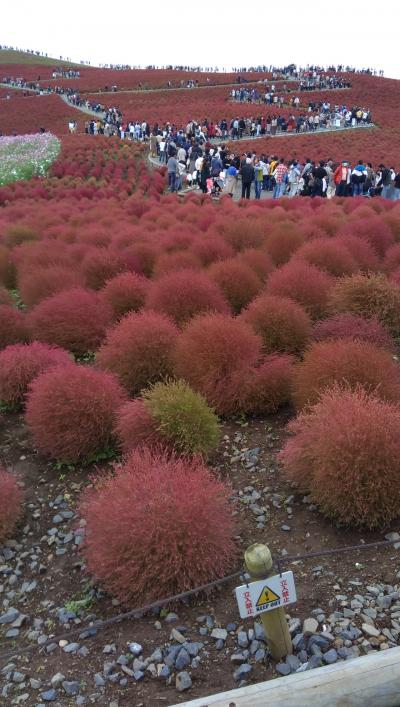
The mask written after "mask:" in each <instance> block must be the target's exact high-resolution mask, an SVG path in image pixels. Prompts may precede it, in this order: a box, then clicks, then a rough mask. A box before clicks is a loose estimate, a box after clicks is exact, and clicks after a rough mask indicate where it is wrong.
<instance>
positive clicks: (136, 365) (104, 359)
mask: <svg viewBox="0 0 400 707" xmlns="http://www.w3.org/2000/svg"><path fill="white" fill-rule="evenodd" d="M177 334H178V331H177V328H176V326H175V324H174V323H173V322H171V320H170V319H168V317H166V316H164V315H163V314H159V313H158V312H139V313H134V312H131V313H129V314H127V315H125V317H123V318H122V319H121V321H120V322H118V324H116V326H115V327H114V328H112V329H110V330H109V332H108V335H107V339H106V341H105V342H104V344H103V346H102V347H101V348H100V350H99V352H98V354H97V363H98V365H99V366H100V368H103V369H106V370H109V371H112V372H113V373H115V374H116V375H117V376H118V378H119V379H120V381H121V383H122V384H123V385H124V386H125V388H126V389H127V390H128V391H129V393H132V394H134V395H135V394H137V393H140V391H141V390H142V389H143V388H146V387H147V386H148V385H150V384H151V383H155V382H156V381H158V380H162V379H163V378H165V377H167V376H169V375H171V374H172V368H173V362H172V360H173V351H174V348H175V344H176V338H177Z"/></svg>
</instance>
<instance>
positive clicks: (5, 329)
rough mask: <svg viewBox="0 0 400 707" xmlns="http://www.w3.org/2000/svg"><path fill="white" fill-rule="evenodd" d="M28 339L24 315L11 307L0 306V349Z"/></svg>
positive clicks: (6, 305)
mask: <svg viewBox="0 0 400 707" xmlns="http://www.w3.org/2000/svg"><path fill="white" fill-rule="evenodd" d="M28 339H29V336H28V330H27V325H26V316H25V314H23V313H22V312H21V311H20V310H19V309H16V308H15V307H12V306H11V305H8V304H0V349H4V348H5V347H6V346H9V345H10V344H18V343H21V342H23V341H28Z"/></svg>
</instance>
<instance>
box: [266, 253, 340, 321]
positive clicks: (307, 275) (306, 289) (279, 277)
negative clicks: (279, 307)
mask: <svg viewBox="0 0 400 707" xmlns="http://www.w3.org/2000/svg"><path fill="white" fill-rule="evenodd" d="M331 286H332V278H331V277H330V276H329V275H327V273H324V272H322V270H319V269H318V268H316V267H315V266H314V265H309V264H308V263H304V262H303V261H301V260H292V261H291V262H290V263H287V264H286V265H284V266H283V267H281V268H279V269H278V270H274V272H273V273H271V275H270V276H269V279H268V282H267V292H268V294H270V295H278V296H280V297H290V299H293V300H295V301H296V302H299V304H301V305H302V306H303V307H304V309H305V310H306V311H307V312H308V313H309V314H310V316H311V317H313V318H315V319H318V318H319V317H321V316H322V315H323V314H324V312H325V310H326V306H327V301H328V293H329V290H330V288H331Z"/></svg>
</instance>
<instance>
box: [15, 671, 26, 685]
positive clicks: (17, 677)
mask: <svg viewBox="0 0 400 707" xmlns="http://www.w3.org/2000/svg"><path fill="white" fill-rule="evenodd" d="M24 680H25V675H24V674H23V673H20V672H19V671H18V670H15V671H14V672H13V676H12V681H13V682H16V683H20V682H24Z"/></svg>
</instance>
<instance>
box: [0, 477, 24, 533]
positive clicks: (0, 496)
mask: <svg viewBox="0 0 400 707" xmlns="http://www.w3.org/2000/svg"><path fill="white" fill-rule="evenodd" d="M22 498H23V494H22V491H21V489H20V487H19V486H18V484H17V481H16V479H15V477H14V476H12V474H9V473H8V472H7V471H5V469H3V467H1V466H0V545H1V544H2V543H3V542H4V540H8V539H10V538H11V535H12V533H13V531H14V528H15V526H16V524H17V522H18V519H19V517H20V516H21V513H22Z"/></svg>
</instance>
